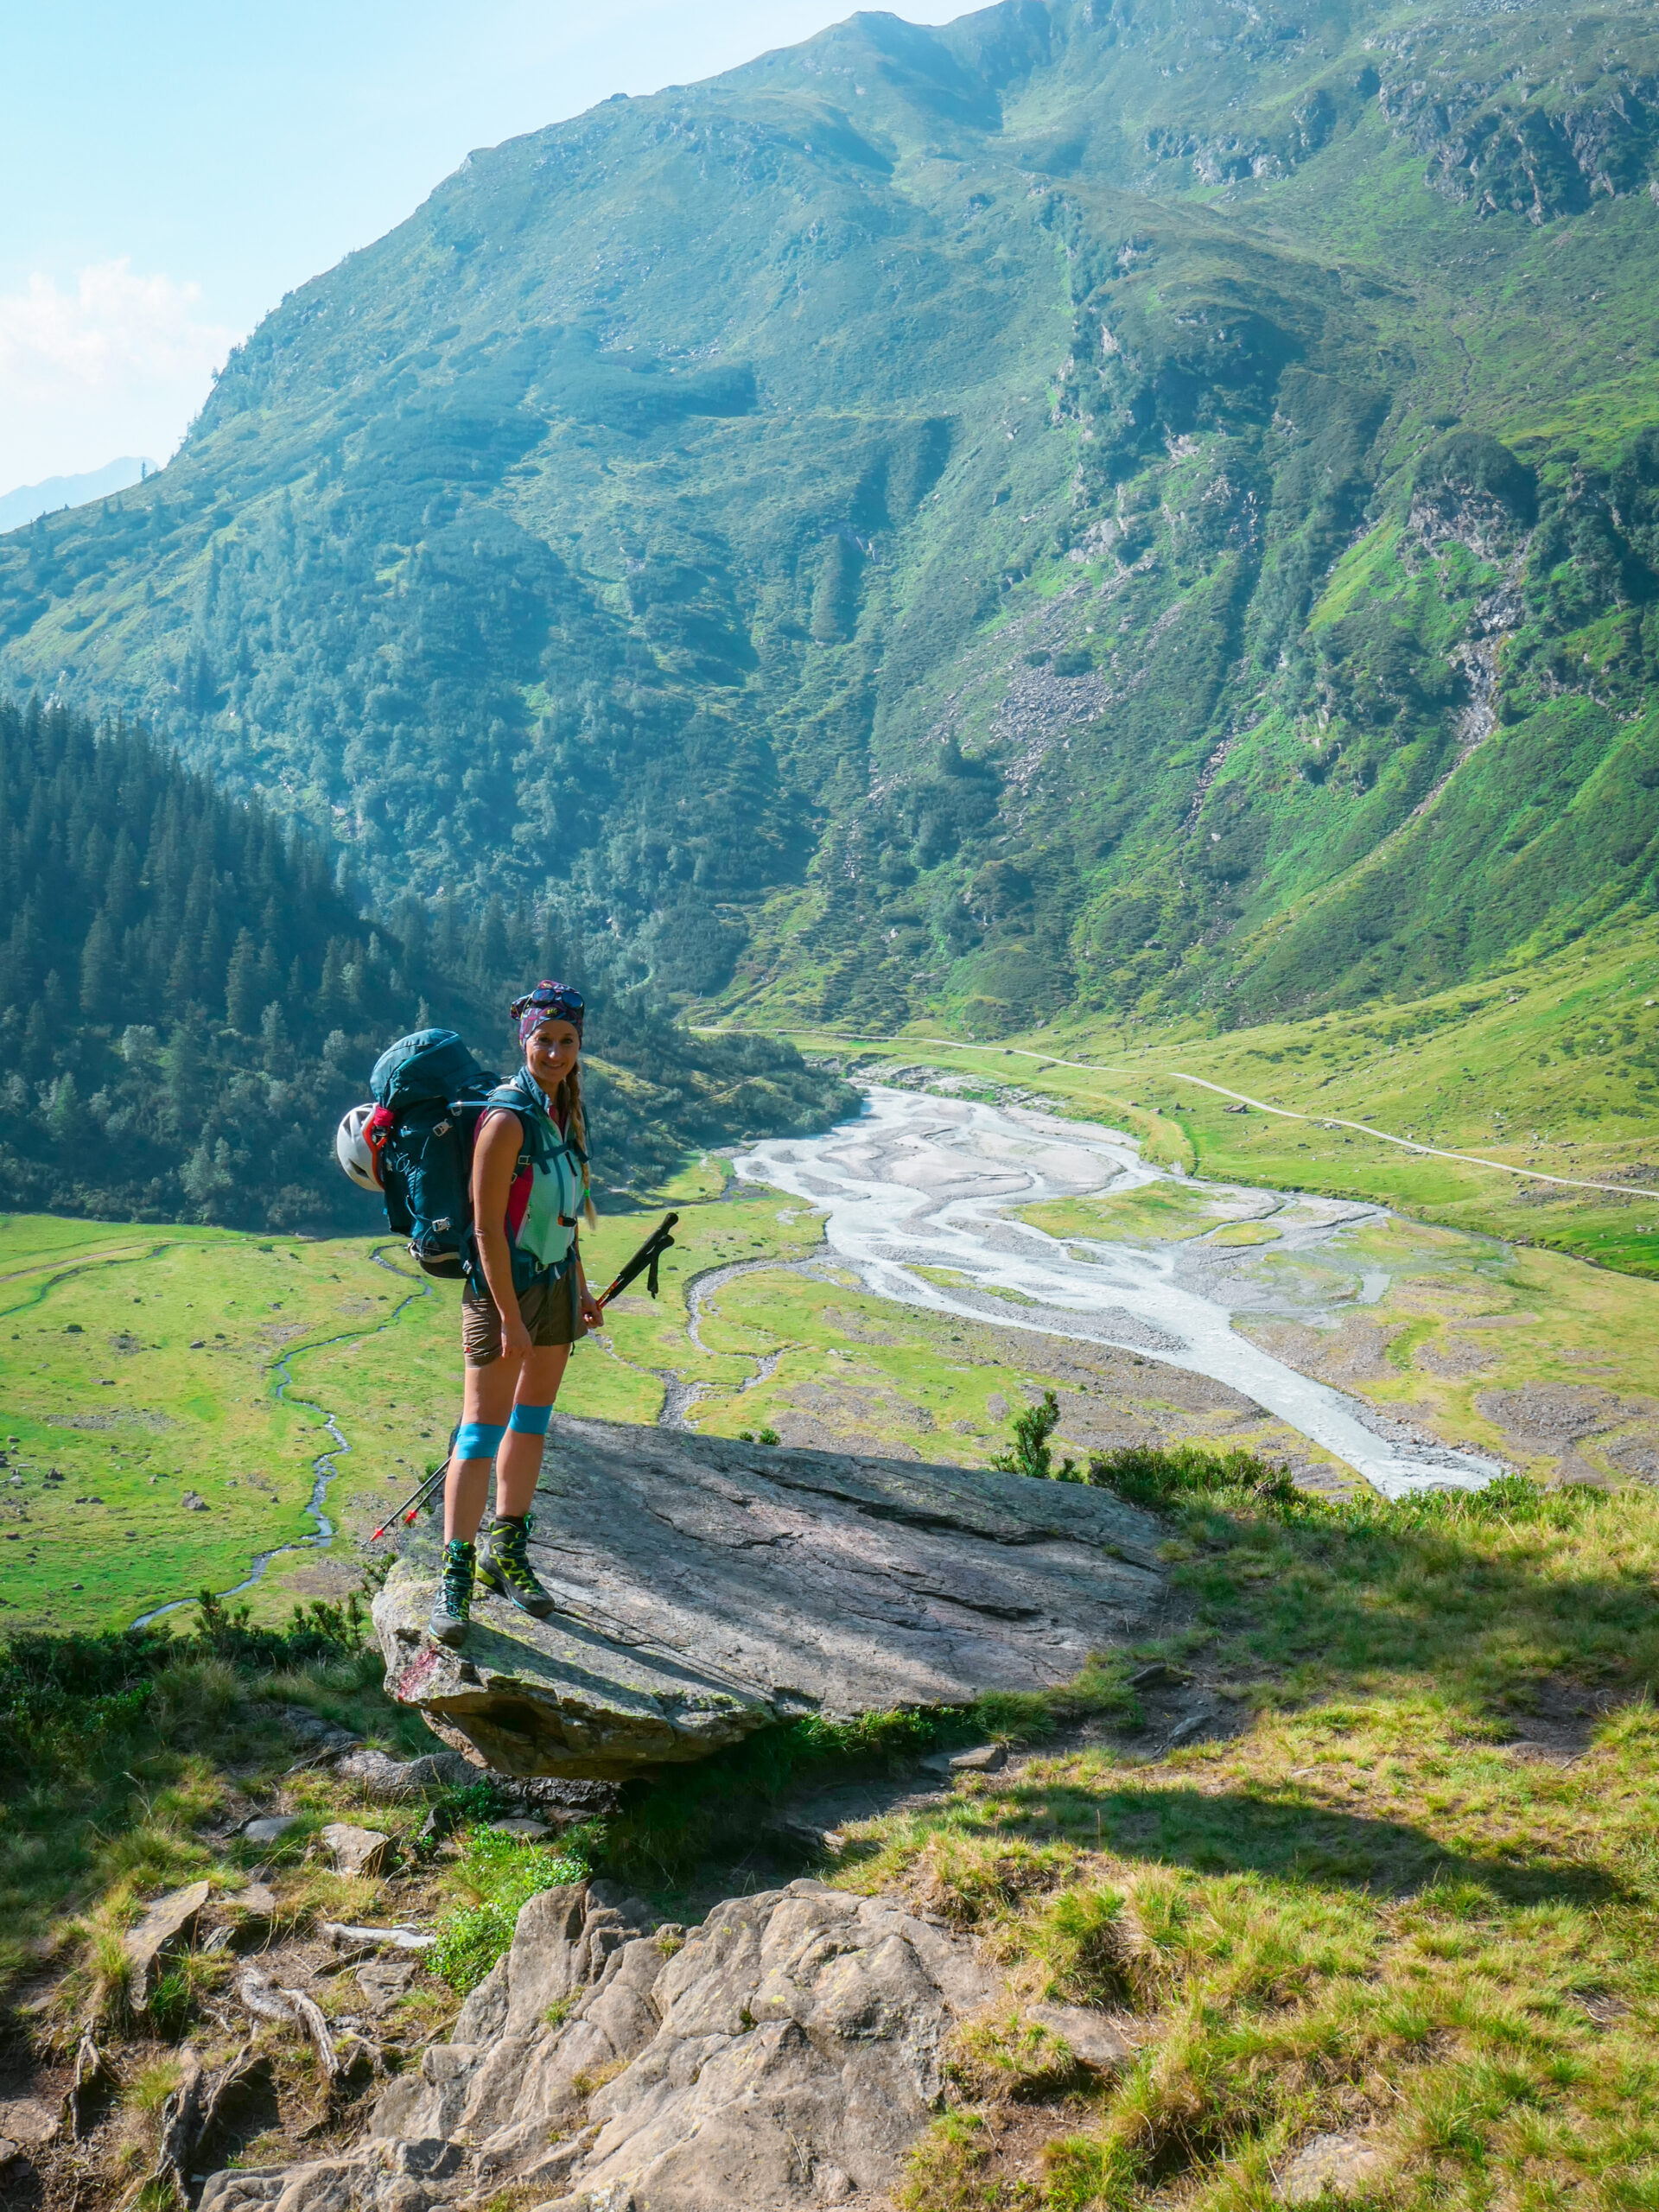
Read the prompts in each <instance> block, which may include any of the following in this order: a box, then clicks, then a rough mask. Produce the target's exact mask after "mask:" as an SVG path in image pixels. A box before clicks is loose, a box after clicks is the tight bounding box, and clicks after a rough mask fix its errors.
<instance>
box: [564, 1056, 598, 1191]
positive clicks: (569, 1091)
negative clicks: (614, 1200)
mask: <svg viewBox="0 0 1659 2212" xmlns="http://www.w3.org/2000/svg"><path fill="white" fill-rule="evenodd" d="M553 1110H554V1112H555V1113H556V1115H557V1116H559V1118H560V1120H561V1121H562V1122H563V1123H564V1126H565V1128H567V1129H568V1130H569V1134H570V1135H571V1136H572V1137H574V1138H575V1141H576V1142H577V1143H578V1144H579V1145H580V1146H581V1147H582V1151H583V1152H584V1153H585V1152H586V1151H587V1149H588V1117H587V1116H586V1115H585V1114H584V1113H583V1112H582V1063H581V1062H580V1061H579V1060H578V1061H577V1062H576V1063H575V1065H573V1066H572V1068H571V1070H570V1072H569V1075H568V1076H566V1077H565V1078H564V1080H563V1083H561V1084H560V1085H559V1087H558V1089H557V1090H556V1091H555V1092H554V1094H553ZM582 1219H583V1220H584V1221H585V1222H586V1223H587V1224H588V1228H589V1229H597V1228H598V1226H599V1216H598V1214H597V1213H596V1212H595V1211H594V1193H593V1189H592V1186H591V1185H590V1183H589V1181H588V1170H587V1168H586V1167H585V1166H584V1167H583V1169H582Z"/></svg>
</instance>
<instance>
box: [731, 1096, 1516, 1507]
mask: <svg viewBox="0 0 1659 2212" xmlns="http://www.w3.org/2000/svg"><path fill="white" fill-rule="evenodd" d="M866 1098H867V1106H866V1110H865V1111H864V1113H863V1114H862V1115H861V1116H859V1118H858V1119H857V1120H856V1121H853V1122H842V1124H841V1126H840V1127H839V1128H834V1129H831V1130H829V1132H828V1133H827V1134H826V1135H823V1136H817V1137H791V1138H774V1139H770V1140H768V1141H766V1142H764V1143H761V1144H757V1145H755V1146H753V1147H752V1148H751V1149H750V1150H749V1151H747V1152H746V1153H744V1154H741V1155H740V1156H739V1157H738V1159H737V1160H736V1161H735V1163H734V1165H735V1168H736V1172H737V1173H738V1174H739V1176H741V1178H742V1179H744V1180H745V1181H746V1182H750V1183H765V1184H769V1185H772V1186H774V1187H775V1188H777V1189H779V1190H782V1191H787V1192H789V1193H790V1194H791V1196H792V1197H794V1198H799V1199H801V1200H803V1201H804V1203H805V1204H806V1205H810V1206H812V1207H814V1208H816V1209H817V1210H818V1211H821V1212H822V1213H823V1214H824V1215H825V1216H826V1221H825V1227H824V1237H825V1242H826V1243H827V1245H828V1247H829V1252H830V1253H831V1254H832V1255H834V1257H835V1258H836V1260H838V1261H840V1262H842V1263H843V1264H844V1265H845V1266H846V1267H847V1268H849V1269H850V1270H851V1271H852V1272H853V1273H855V1274H857V1275H858V1277H859V1278H860V1280H861V1281H862V1283H863V1284H864V1286H865V1287H866V1288H867V1289H868V1290H869V1291H870V1292H872V1293H873V1294H874V1295H875V1296H877V1297H879V1298H889V1299H893V1300H898V1301H899V1302H900V1303H902V1304H904V1305H907V1306H927V1307H930V1308H931V1309H932V1310H933V1311H934V1312H935V1313H954V1314H957V1315H959V1316H961V1317H962V1318H963V1319H972V1320H976V1321H994V1322H995V1323H996V1324H997V1325H998V1326H999V1327H1001V1328H1007V1329H1025V1330H1029V1331H1031V1332H1034V1333H1036V1334H1039V1335H1046V1336H1058V1337H1068V1338H1073V1339H1074V1340H1077V1341H1079V1342H1083V1343H1086V1344H1111V1345H1114V1346H1116V1347H1119V1348H1122V1349H1123V1350H1126V1351H1133V1352H1135V1353H1136V1354H1138V1355H1139V1356H1140V1357H1141V1358H1143V1359H1147V1360H1157V1361H1161V1362H1165V1363H1168V1364H1169V1365H1171V1366H1174V1367H1183V1368H1186V1369H1189V1370H1192V1371H1193V1372H1195V1373H1197V1374H1200V1375H1207V1376H1211V1377H1212V1378H1213V1379H1214V1380H1215V1381H1217V1382H1219V1383H1227V1384H1229V1385H1230V1387H1231V1388H1232V1389H1236V1390H1238V1391H1241V1392H1243V1395H1245V1396H1246V1397H1249V1398H1252V1399H1254V1400H1255V1402H1256V1403H1257V1404H1258V1405H1260V1406H1262V1407H1263V1408H1265V1409H1266V1410H1267V1411H1268V1413H1271V1414H1275V1415H1277V1417H1278V1418H1279V1419H1280V1420H1281V1421H1285V1422H1287V1424H1288V1425H1289V1426H1290V1427H1294V1428H1295V1429H1298V1430H1300V1433H1302V1434H1303V1435H1304V1436H1306V1437H1307V1438H1309V1439H1310V1440H1312V1441H1313V1442H1314V1443H1315V1444H1318V1445H1320V1446H1323V1447H1324V1449H1325V1450H1326V1451H1327V1452H1331V1453H1332V1454H1333V1455H1334V1456H1335V1457H1336V1458H1337V1459H1340V1460H1342V1461H1344V1463H1345V1464H1346V1465H1348V1466H1350V1467H1351V1468H1353V1469H1354V1470H1355V1471H1356V1472H1357V1473H1358V1474H1360V1475H1363V1477H1364V1478H1365V1479H1366V1480H1367V1481H1368V1482H1370V1483H1371V1484H1374V1485H1375V1486H1376V1489H1378V1490H1379V1491H1383V1493H1384V1495H1385V1496H1387V1497H1402V1496H1404V1495H1405V1494H1406V1493H1407V1492H1408V1491H1414V1490H1423V1489H1428V1488H1432V1487H1453V1488H1458V1489H1478V1488H1480V1487H1481V1486H1482V1485H1483V1484H1485V1483H1487V1482H1489V1481H1490V1480H1491V1478H1492V1477H1493V1476H1495V1475H1497V1474H1499V1473H1501V1472H1502V1471H1503V1470H1502V1468H1501V1467H1500V1465H1498V1463H1497V1461H1496V1460H1493V1459H1485V1458H1483V1457H1482V1456H1480V1455H1479V1454H1478V1453H1475V1452H1460V1451H1456V1450H1453V1449H1452V1448H1451V1447H1450V1446H1444V1445H1440V1444H1437V1443H1435V1442H1434V1441H1433V1440H1431V1439H1429V1438H1427V1437H1425V1436H1424V1435H1423V1434H1422V1433H1421V1432H1420V1431H1418V1430H1416V1429H1414V1428H1412V1427H1409V1426H1408V1424H1406V1423H1404V1422H1402V1421H1393V1420H1390V1419H1389V1416H1388V1415H1387V1414H1383V1413H1380V1412H1379V1411H1378V1410H1377V1409H1376V1408H1374V1407H1372V1406H1370V1405H1368V1404H1367V1403H1366V1402H1364V1401H1363V1400H1362V1399H1360V1398H1357V1397H1354V1396H1351V1395H1348V1394H1347V1393H1346V1392H1344V1391H1341V1390H1337V1389H1332V1388H1331V1387H1330V1385H1328V1384H1326V1383H1318V1382H1315V1381H1314V1380H1313V1378H1312V1377H1311V1376H1306V1375H1302V1374H1300V1373H1299V1372H1298V1371H1297V1370H1295V1369H1294V1368H1293V1367H1289V1366H1287V1365H1286V1364H1285V1363H1284V1362H1283V1361H1282V1360H1279V1359H1275V1358H1274V1357H1273V1356H1272V1354H1271V1353H1269V1352H1267V1351H1262V1350H1261V1349H1260V1348H1259V1347H1258V1346H1257V1345H1255V1344H1252V1343H1250V1341H1249V1339H1248V1338H1246V1337H1243V1336H1242V1335H1240V1334H1239V1332H1237V1331H1236V1329H1235V1328H1234V1326H1233V1323H1232V1317H1233V1315H1234V1313H1245V1312H1250V1313H1262V1314H1264V1315H1265V1314H1270V1313H1274V1312H1275V1311H1281V1312H1282V1311H1283V1310H1285V1309H1284V1304H1283V1295H1282V1293H1281V1292H1280V1291H1279V1290H1277V1289H1275V1287H1274V1282H1273V1281H1272V1280H1271V1279H1270V1277H1269V1274H1268V1270H1267V1269H1266V1268H1264V1267H1263V1263H1262V1250H1261V1249H1259V1248H1253V1247H1249V1246H1246V1247H1243V1248H1242V1249H1241V1248H1238V1247H1236V1246H1228V1245H1224V1244H1219V1243H1216V1242H1215V1241H1214V1240H1215V1237H1216V1236H1217V1233H1224V1232H1226V1231H1228V1230H1233V1231H1234V1232H1235V1233H1236V1230H1237V1227H1238V1224H1242V1223H1244V1222H1249V1221H1257V1222H1265V1221H1267V1220H1268V1218H1269V1217H1270V1218H1271V1219H1272V1222H1273V1227H1274V1232H1276V1233H1275V1234H1274V1236H1273V1250H1274V1265H1275V1266H1276V1268H1278V1270H1279V1271H1280V1274H1281V1275H1282V1274H1283V1270H1284V1267H1285V1262H1286V1260H1287V1258H1289V1259H1291V1260H1293V1261H1294V1257H1295V1255H1299V1254H1300V1255H1305V1256H1306V1261H1307V1262H1308V1263H1309V1267H1308V1268H1307V1269H1306V1270H1305V1273H1308V1274H1311V1275H1312V1276H1313V1280H1315V1281H1318V1280H1319V1279H1320V1278H1321V1277H1322V1278H1323V1279H1324V1280H1325V1281H1326V1285H1327V1289H1328V1294H1329V1298H1330V1304H1331V1306H1332V1309H1334V1308H1336V1307H1338V1306H1352V1305H1355V1304H1357V1305H1361V1306H1364V1305H1371V1304H1375V1303H1376V1300H1377V1299H1379V1298H1380V1297H1381V1296H1382V1294H1383V1292H1384V1290H1386V1289H1387V1287H1388V1284H1389V1277H1388V1275H1387V1274H1386V1273H1383V1272H1382V1271H1380V1270H1378V1269H1376V1268H1374V1267H1373V1268H1367V1267H1365V1266H1364V1265H1363V1263H1362V1262H1361V1261H1360V1260H1359V1258H1358V1257H1357V1255H1350V1254H1347V1253H1344V1250H1343V1249H1342V1244H1341V1238H1340V1232H1341V1231H1342V1230H1343V1229H1344V1227H1345V1226H1347V1225H1349V1224H1361V1223H1364V1222H1380V1221H1383V1220H1385V1219H1386V1218H1387V1217H1386V1215H1385V1213H1384V1211H1383V1209H1382V1208H1381V1207H1377V1206H1370V1205H1355V1204H1351V1203H1349V1202H1346V1201H1344V1200H1340V1199H1327V1198H1316V1197H1312V1196H1309V1195H1308V1194H1306V1193H1302V1192H1298V1193H1294V1194H1292V1193H1286V1192H1274V1191H1266V1190H1255V1189H1251V1188H1249V1187H1248V1186H1246V1185H1240V1184H1201V1183H1198V1182H1196V1181H1195V1180H1193V1179H1191V1178H1188V1177H1185V1176H1179V1175H1173V1174H1170V1173H1167V1172H1166V1170H1164V1169H1162V1168H1159V1167H1154V1166H1151V1165H1150V1164H1149V1163H1148V1162H1147V1161H1146V1160H1143V1159H1142V1158H1141V1154H1140V1152H1139V1150H1138V1148H1137V1147H1136V1145H1135V1141H1134V1140H1133V1138H1131V1137H1129V1136H1128V1135H1125V1134H1124V1133H1123V1132H1122V1130H1117V1129H1110V1128H1102V1127H1100V1126H1098V1125H1097V1124H1096V1123H1093V1122H1072V1121H1065V1120H1062V1119H1060V1118H1059V1117H1058V1116H1054V1115H1050V1114H1043V1113H1039V1112H1037V1111H1034V1110H1032V1109H1027V1108H1025V1107H1020V1106H1008V1105H991V1104H988V1103H984V1102H982V1101H981V1100H977V1099H973V1098H965V1097H952V1096H941V1095H939V1094H938V1093H934V1092H917V1091H912V1090H895V1089H892V1088H888V1087H885V1086H880V1085H872V1086H869V1087H868V1089H867V1090H866ZM1150 1185H1164V1186H1166V1189H1167V1190H1169V1191H1171V1192H1179V1193H1182V1194H1186V1195H1188V1196H1189V1197H1190V1198H1192V1199H1193V1200H1195V1201H1198V1202H1205V1201H1208V1202H1212V1203H1213V1205H1214V1207H1215V1210H1216V1215H1217V1218H1216V1220H1215V1224H1214V1227H1213V1229H1212V1230H1205V1231H1204V1232H1203V1233H1200V1234H1197V1235H1189V1236H1186V1237H1185V1238H1184V1239H1183V1240H1182V1241H1179V1242H1166V1241H1160V1240H1158V1239H1156V1238H1150V1239H1148V1241H1147V1242H1144V1243H1143V1242H1138V1241H1136V1242H1131V1241H1120V1240H1118V1239H1115V1238H1110V1237H1104V1236H1086V1235H1067V1236H1063V1237H1062V1236H1051V1235H1049V1234H1048V1233H1047V1232H1046V1230H1041V1229H1037V1228H1034V1227H1033V1226H1032V1225H1031V1224H1029V1223H1027V1222H1023V1221H1020V1219H1019V1218H1018V1213H1019V1211H1020V1210H1021V1209H1023V1208H1027V1207H1031V1206H1034V1205H1041V1204H1044V1203H1046V1202H1052V1201H1056V1200H1064V1199H1068V1198H1099V1197H1103V1196H1107V1195H1109V1194H1111V1195H1119V1194H1124V1193H1128V1192H1134V1191H1135V1190H1137V1189H1143V1188H1146V1187H1147V1186H1150ZM942 1277H943V1278H944V1280H941V1278H942ZM1297 1318H1300V1319H1313V1320H1314V1321H1315V1324H1316V1325H1317V1324H1318V1321H1319V1319H1321V1318H1325V1317H1324V1316H1323V1315H1321V1314H1320V1313H1319V1309H1318V1307H1317V1306H1314V1307H1313V1309H1311V1310H1310V1307H1309V1306H1308V1302H1307V1299H1306V1294H1304V1296H1303V1299H1302V1301H1301V1306H1300V1310H1299V1312H1298V1314H1297Z"/></svg>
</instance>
